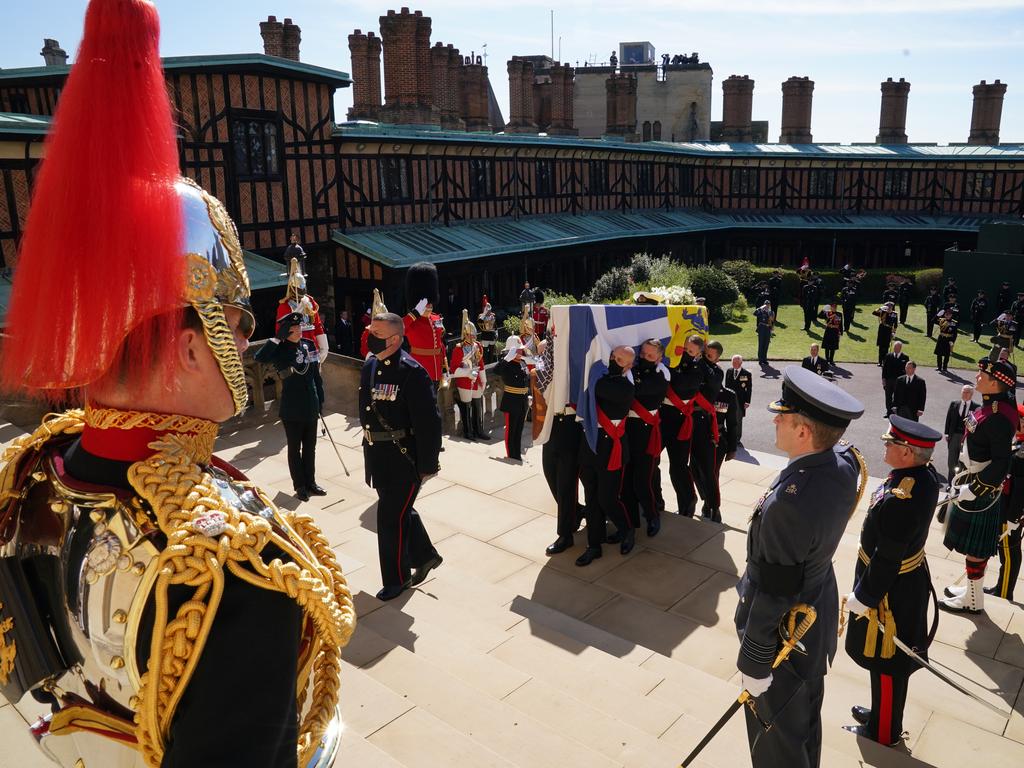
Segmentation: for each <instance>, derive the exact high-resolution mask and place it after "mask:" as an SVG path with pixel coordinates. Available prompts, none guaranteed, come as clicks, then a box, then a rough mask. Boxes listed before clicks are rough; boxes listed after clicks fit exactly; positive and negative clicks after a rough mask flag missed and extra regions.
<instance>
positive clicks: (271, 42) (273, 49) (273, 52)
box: [260, 16, 284, 57]
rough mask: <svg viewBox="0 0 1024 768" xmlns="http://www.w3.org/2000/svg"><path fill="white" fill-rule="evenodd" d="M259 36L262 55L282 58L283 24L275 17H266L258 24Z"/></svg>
mask: <svg viewBox="0 0 1024 768" xmlns="http://www.w3.org/2000/svg"><path fill="white" fill-rule="evenodd" d="M260 35H262V36H263V53H265V54H266V55H267V56H278V57H280V56H284V24H282V23H281V22H280V21H278V20H277V16H267V20H266V21H261V22H260Z"/></svg>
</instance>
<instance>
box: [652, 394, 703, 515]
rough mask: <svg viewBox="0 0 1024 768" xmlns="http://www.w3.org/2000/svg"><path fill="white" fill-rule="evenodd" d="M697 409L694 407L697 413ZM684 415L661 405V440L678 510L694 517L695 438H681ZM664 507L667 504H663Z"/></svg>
mask: <svg viewBox="0 0 1024 768" xmlns="http://www.w3.org/2000/svg"><path fill="white" fill-rule="evenodd" d="M696 411H697V409H694V414H695V415H696ZM682 420H683V416H682V414H681V413H680V412H679V411H678V409H676V408H674V407H672V406H670V405H663V406H662V407H661V441H662V443H663V444H664V446H665V453H667V454H668V476H669V479H670V480H671V481H672V488H673V490H675V492H676V512H678V513H679V514H680V515H685V516H687V517H693V513H694V510H695V509H696V507H697V492H696V491H695V490H694V487H693V473H692V472H691V471H690V451H691V448H692V446H693V440H692V439H691V440H680V439H679V427H680V425H681V424H682ZM661 508H662V509H664V508H665V505H664V504H662V505H661Z"/></svg>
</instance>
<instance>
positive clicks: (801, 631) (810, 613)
mask: <svg viewBox="0 0 1024 768" xmlns="http://www.w3.org/2000/svg"><path fill="white" fill-rule="evenodd" d="M800 615H802V616H803V619H801V620H800V624H799V625H797V623H796V619H797V616H800ZM817 617H818V614H817V612H816V611H815V610H814V608H813V607H812V606H810V605H805V604H804V603H801V604H799V605H795V606H793V607H792V608H791V609H790V611H789V618H788V621H787V627H786V629H787V633H788V635H789V637H787V638H786V640H785V642H784V643H783V645H782V648H781V649H780V650H779V654H778V656H776V657H775V661H773V662H772V669H775V668H776V667H778V666H779V665H780V664H782V662H784V661H785V660H786V658H787V657H788V656H789V654H790V652H792V650H793V649H794V648H796V647H797V645H799V642H800V638H801V637H803V636H804V635H805V634H807V630H809V629H810V628H811V625H812V624H813V623H814V620H815V619H816V618H817ZM744 704H746V705H747V706H748V707H750V711H751V712H752V713H753V714H754V717H756V718H757V722H759V723H760V724H761V727H762V728H763V729H764V731H765V732H767V731H769V730H771V727H772V723H766V722H765V721H764V720H762V719H761V716H760V715H759V714H758V713H757V706H756V705H755V704H754V699H753V698H751V696H750V692H749V691H747V690H746V689H744V690H743V691H742V692H741V693H740V695H739V696H738V697H737V698H736V701H734V702H733V703H732V704H730V705H729V708H728V709H727V710H725V714H723V715H722V716H721V717H720V718H719V719H718V722H717V723H715V724H714V725H713V726H711V730H710V731H708V732H707V733H706V734H705V735H704V738H702V739H701V740H700V743H699V744H698V745H697V746H696V747H694V749H693V751H692V752H691V753H690V754H689V755H688V756H687V757H686V759H685V760H683V763H682V768H686V767H687V766H688V765H689V764H690V763H692V762H693V761H694V760H695V759H696V758H697V755H699V754H700V753H701V751H703V749H704V747H706V746H707V745H708V744H709V743H710V742H711V740H712V739H713V738H715V736H716V735H717V734H718V732H719V731H720V730H722V728H723V727H724V726H725V724H726V723H727V722H729V720H730V719H731V718H732V716H733V715H735V714H736V710H738V709H739V708H740V707H742V706H743V705H744Z"/></svg>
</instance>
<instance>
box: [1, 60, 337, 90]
mask: <svg viewBox="0 0 1024 768" xmlns="http://www.w3.org/2000/svg"><path fill="white" fill-rule="evenodd" d="M163 65H164V70H165V71H174V70H183V71H191V70H202V71H211V70H238V69H259V70H264V71H268V72H275V73H277V74H282V73H288V72H291V73H294V74H296V75H303V76H305V77H307V78H311V79H315V80H323V81H326V82H328V83H331V84H332V85H334V86H335V87H338V88H345V87H347V86H349V85H351V84H352V78H351V77H350V76H349V74H348V73H347V72H341V71H339V70H336V69H327V68H326V67H317V66H314V65H313V64H305V63H303V62H301V61H292V60H291V59H282V58H280V57H278V56H267V55H266V54H262V53H225V54H216V55H211V56H167V57H165V58H164V59H163ZM70 71H71V67H70V66H68V65H64V66H57V67H22V68H19V69H0V82H2V81H4V80H28V79H33V78H50V77H52V78H57V77H60V78H63V77H65V76H67V74H68V72H70Z"/></svg>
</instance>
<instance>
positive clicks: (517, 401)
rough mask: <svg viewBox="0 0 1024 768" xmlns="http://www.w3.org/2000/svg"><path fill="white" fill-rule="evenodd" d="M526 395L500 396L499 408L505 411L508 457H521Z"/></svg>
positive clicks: (506, 450) (526, 406)
mask: <svg viewBox="0 0 1024 768" xmlns="http://www.w3.org/2000/svg"><path fill="white" fill-rule="evenodd" d="M528 407H529V401H528V400H527V398H526V395H510V394H508V393H507V392H506V393H505V394H504V395H502V396H501V410H503V411H504V412H505V455H506V456H508V457H509V458H510V459H521V458H523V424H525V423H526V409H527V408H528Z"/></svg>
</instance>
